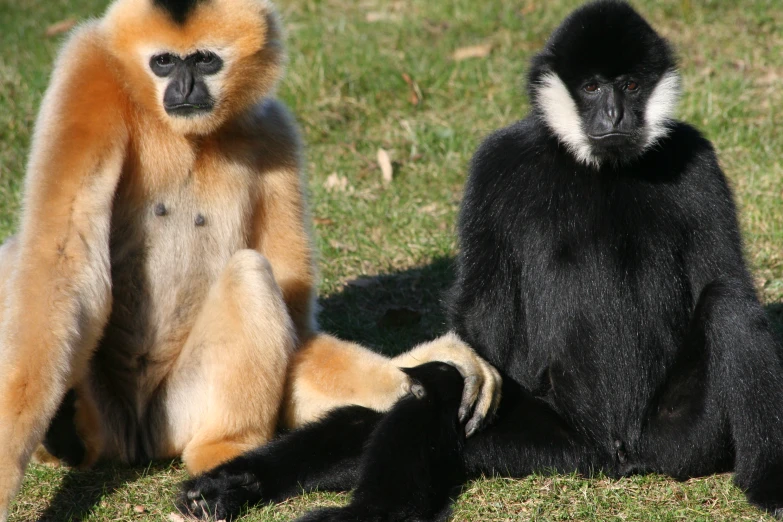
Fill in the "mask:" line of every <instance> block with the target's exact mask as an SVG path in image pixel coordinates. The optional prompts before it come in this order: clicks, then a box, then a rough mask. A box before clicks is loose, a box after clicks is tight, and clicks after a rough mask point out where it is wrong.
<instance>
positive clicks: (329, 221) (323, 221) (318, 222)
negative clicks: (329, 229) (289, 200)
mask: <svg viewBox="0 0 783 522" xmlns="http://www.w3.org/2000/svg"><path fill="white" fill-rule="evenodd" d="M313 223H315V224H316V225H325V226H329V225H334V220H332V219H329V218H319V217H317V218H314V219H313Z"/></svg>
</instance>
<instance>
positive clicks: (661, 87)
mask: <svg viewBox="0 0 783 522" xmlns="http://www.w3.org/2000/svg"><path fill="white" fill-rule="evenodd" d="M528 81H529V83H528V89H529V93H530V98H531V102H532V104H533V111H534V113H535V114H536V115H537V116H538V117H539V118H541V119H542V120H543V122H544V123H545V124H546V126H547V127H548V128H549V130H550V131H551V132H552V133H553V134H554V135H555V136H556V137H557V138H558V139H559V140H560V142H561V143H563V144H564V145H565V146H566V147H567V148H568V150H569V151H570V152H571V154H573V156H574V157H575V158H576V160H577V161H579V162H581V163H584V164H587V165H592V166H594V167H599V166H601V165H603V164H607V163H608V164H619V163H624V162H627V161H630V160H633V159H634V158H637V157H638V156H640V155H641V154H642V153H644V152H645V151H646V150H647V149H649V148H650V147H652V146H654V145H655V143H656V142H657V141H658V140H660V139H661V138H662V137H664V136H665V135H666V134H667V133H668V131H669V128H670V125H669V123H670V121H671V118H672V116H673V113H674V109H675V107H676V104H677V100H678V99H679V86H680V78H679V74H678V73H677V70H676V64H675V60H674V56H673V53H672V50H671V48H670V47H669V44H668V43H667V42H666V40H664V39H663V38H661V37H660V36H659V35H658V34H657V33H656V32H655V31H654V30H653V28H652V27H650V25H649V24H648V23H647V22H646V21H645V20H644V19H643V18H642V17H641V16H639V14H638V13H636V11H634V10H633V9H632V8H631V7H630V6H629V5H628V4H626V3H624V2H619V1H613V0H599V1H596V2H592V3H589V4H587V5H585V6H583V7H581V8H579V9H577V10H576V11H574V12H573V13H572V14H571V15H570V16H569V17H568V18H566V19H565V21H563V23H562V24H560V26H559V27H558V28H557V29H556V30H555V31H554V33H553V34H552V36H551V37H550V38H549V41H547V43H546V46H545V47H544V49H543V50H542V51H541V52H540V53H539V54H538V55H536V56H535V58H533V61H532V64H531V70H530V73H529V77H528Z"/></svg>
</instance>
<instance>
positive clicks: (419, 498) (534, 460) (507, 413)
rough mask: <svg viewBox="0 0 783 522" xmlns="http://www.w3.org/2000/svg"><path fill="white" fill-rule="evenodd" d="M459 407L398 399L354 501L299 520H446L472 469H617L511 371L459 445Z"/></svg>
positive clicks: (376, 438) (514, 472)
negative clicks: (495, 400)
mask: <svg viewBox="0 0 783 522" xmlns="http://www.w3.org/2000/svg"><path fill="white" fill-rule="evenodd" d="M425 388H426V385H425ZM457 402H458V401H457ZM453 407H456V406H452V407H447V408H444V407H443V406H439V407H438V408H440V411H438V410H437V409H436V410H433V409H432V407H429V408H428V407H427V406H425V405H422V404H421V402H417V401H416V400H415V399H405V400H403V401H400V403H398V405H397V406H395V408H394V409H393V410H392V411H391V412H390V413H389V414H388V415H387V416H386V417H385V418H384V419H383V420H382V421H381V423H379V425H378V428H377V429H376V431H375V432H374V434H373V437H372V439H371V442H370V444H369V445H368V448H367V451H366V454H365V457H364V460H363V468H362V474H361V479H360V482H359V486H358V487H357V489H356V493H355V495H354V500H353V502H352V503H351V504H350V505H349V506H347V507H345V508H337V509H324V510H319V511H315V512H313V513H310V514H308V515H306V516H305V517H303V518H302V519H300V520H299V521H298V522H359V521H362V522H396V521H402V520H418V521H431V520H441V519H444V518H445V517H446V516H447V515H448V513H449V499H450V494H451V493H454V492H455V488H456V487H458V486H460V485H461V484H463V483H464V480H465V478H466V477H467V476H478V475H481V474H487V475H502V476H511V477H521V476H524V475H528V474H530V473H531V472H533V471H543V470H555V471H564V472H573V471H578V472H582V473H584V474H590V473H592V472H594V471H597V470H599V469H605V470H611V469H613V466H614V461H613V460H612V457H611V456H609V455H606V454H605V453H604V454H602V453H601V452H600V451H599V450H597V449H596V448H595V447H594V446H593V445H591V444H589V443H587V442H586V441H585V440H584V438H583V437H581V436H579V435H578V434H577V433H576V432H575V431H574V430H573V429H572V428H570V427H569V426H568V425H567V424H566V422H565V421H563V419H562V418H560V416H558V415H557V413H556V412H555V411H554V410H552V408H551V407H550V406H549V405H548V404H547V403H546V402H545V401H543V400H541V399H538V398H536V397H534V396H533V395H532V394H531V393H530V392H528V391H527V390H525V389H523V388H522V387H521V386H520V385H519V384H516V383H515V382H514V381H513V380H511V379H509V378H506V379H505V380H504V381H503V400H502V402H501V405H500V410H499V411H498V416H497V419H496V421H495V423H494V424H493V425H492V426H490V427H488V428H487V429H486V430H484V431H482V432H479V433H478V434H476V435H474V436H473V437H471V438H470V439H468V440H467V441H466V442H464V445H463V444H460V446H464V447H460V448H459V449H458V450H457V451H455V449H456V448H455V446H454V444H455V441H456V440H457V436H458V435H459V436H461V431H460V430H456V432H454V425H455V423H454V417H453V415H452V413H453V411H452V409H453ZM459 440H460V442H461V439H459ZM437 448H440V450H438V451H435V450H436V449H437Z"/></svg>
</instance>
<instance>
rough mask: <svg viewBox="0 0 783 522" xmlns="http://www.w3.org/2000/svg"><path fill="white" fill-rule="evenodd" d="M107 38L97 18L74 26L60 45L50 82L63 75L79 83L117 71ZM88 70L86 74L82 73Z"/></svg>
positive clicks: (114, 78)
mask: <svg viewBox="0 0 783 522" xmlns="http://www.w3.org/2000/svg"><path fill="white" fill-rule="evenodd" d="M114 62H115V60H114V59H113V57H112V55H111V53H110V52H109V50H108V46H107V44H106V37H105V34H104V30H103V27H102V26H101V24H100V21H99V20H88V21H86V22H83V23H81V24H79V25H78V26H76V27H75V28H74V29H73V30H72V31H71V33H70V35H69V36H68V37H67V38H66V40H65V42H64V43H63V44H62V46H61V47H60V51H59V52H58V54H57V58H56V59H55V62H54V71H53V73H52V74H53V76H52V81H53V82H54V81H56V80H57V78H58V76H61V75H63V74H66V75H68V76H71V77H79V78H80V79H81V80H82V82H87V81H100V80H101V79H112V80H115V81H116V71H115V69H114V66H113V65H114ZM85 73H88V74H89V76H84V74H85Z"/></svg>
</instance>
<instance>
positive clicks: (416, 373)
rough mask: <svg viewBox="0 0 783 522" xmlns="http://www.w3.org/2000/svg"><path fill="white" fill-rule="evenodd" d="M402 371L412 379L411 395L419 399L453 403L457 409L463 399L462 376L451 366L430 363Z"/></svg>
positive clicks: (441, 363)
mask: <svg viewBox="0 0 783 522" xmlns="http://www.w3.org/2000/svg"><path fill="white" fill-rule="evenodd" d="M401 370H402V371H403V372H405V373H406V374H407V375H408V376H409V377H410V378H411V381H412V384H411V393H412V394H413V396H414V397H416V398H418V399H423V398H425V397H429V398H430V399H433V400H435V401H437V402H453V403H454V404H455V407H456V405H458V404H459V402H460V400H461V399H462V388H463V384H464V383H463V379H462V375H460V373H459V371H457V369H456V368H455V367H454V366H452V365H450V364H446V363H443V362H429V363H424V364H421V365H419V366H414V367H413V368H401Z"/></svg>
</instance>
